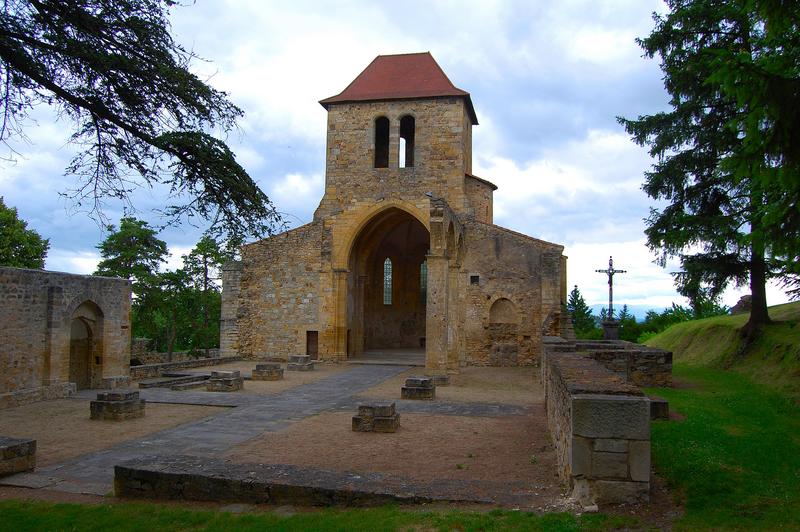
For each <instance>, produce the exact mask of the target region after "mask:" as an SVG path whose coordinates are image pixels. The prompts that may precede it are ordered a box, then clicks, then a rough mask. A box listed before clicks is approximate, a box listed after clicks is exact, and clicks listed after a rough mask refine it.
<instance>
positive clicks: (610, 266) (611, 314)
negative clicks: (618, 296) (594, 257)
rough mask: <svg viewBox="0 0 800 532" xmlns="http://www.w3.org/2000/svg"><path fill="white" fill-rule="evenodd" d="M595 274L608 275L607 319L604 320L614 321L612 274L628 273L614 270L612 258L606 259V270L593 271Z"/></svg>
mask: <svg viewBox="0 0 800 532" xmlns="http://www.w3.org/2000/svg"><path fill="white" fill-rule="evenodd" d="M595 271H596V272H597V273H604V274H606V275H608V317H607V318H606V319H609V320H613V319H614V274H615V273H628V272H626V271H625V270H615V269H614V258H613V257H608V269H607V270H595Z"/></svg>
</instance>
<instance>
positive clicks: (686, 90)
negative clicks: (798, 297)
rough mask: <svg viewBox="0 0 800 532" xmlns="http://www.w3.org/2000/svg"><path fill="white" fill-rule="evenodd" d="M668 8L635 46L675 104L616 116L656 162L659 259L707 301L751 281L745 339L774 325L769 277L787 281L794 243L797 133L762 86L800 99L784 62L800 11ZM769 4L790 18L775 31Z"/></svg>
mask: <svg viewBox="0 0 800 532" xmlns="http://www.w3.org/2000/svg"><path fill="white" fill-rule="evenodd" d="M667 4H668V6H669V8H670V12H669V13H668V14H667V15H666V16H663V17H661V16H655V21H656V26H655V29H654V30H653V32H652V33H651V34H650V36H648V37H647V38H644V39H641V40H639V41H638V42H639V44H640V45H641V46H642V48H643V49H644V50H645V54H646V55H647V56H649V57H651V58H652V57H654V56H656V55H659V56H660V57H661V69H662V71H663V72H664V84H665V87H666V89H667V91H668V92H669V94H670V106H671V107H672V109H671V110H670V111H667V112H661V113H656V114H654V115H650V116H640V117H639V118H638V119H636V120H628V119H624V118H620V122H621V123H622V124H623V125H624V126H625V128H626V130H627V131H628V132H629V133H631V134H632V135H633V138H634V140H635V141H636V142H637V143H639V144H641V145H647V146H649V147H650V153H651V155H653V156H654V157H656V158H657V162H656V163H655V164H654V166H653V168H652V170H651V171H650V172H648V173H647V174H646V177H645V183H644V185H643V189H644V190H645V191H646V192H647V194H648V195H649V196H651V197H652V198H654V199H656V200H660V201H666V202H667V205H666V207H664V208H662V209H660V210H659V209H653V210H652V211H651V215H650V217H649V219H648V220H647V222H648V228H647V230H646V234H647V238H648V245H649V246H650V248H651V249H653V250H654V251H656V252H658V253H659V254H660V258H661V260H662V261H665V260H666V258H667V257H669V256H678V257H679V258H680V260H681V264H682V266H683V268H682V269H683V271H682V272H681V273H679V274H677V275H676V282H677V285H678V290H679V292H681V293H682V294H683V295H686V296H688V297H689V298H690V299H692V300H699V299H702V298H703V297H706V298H711V299H712V300H713V299H714V298H715V297H716V296H718V295H719V293H720V292H721V291H722V290H724V288H725V287H726V286H728V285H729V284H730V283H735V284H737V285H743V284H746V283H747V282H748V281H749V284H750V290H751V293H752V296H753V299H752V301H753V306H752V311H751V315H750V320H749V322H748V324H747V326H746V327H745V332H746V333H747V334H748V336H749V335H751V333H753V332H755V330H757V329H758V328H759V327H760V326H761V325H762V324H764V323H766V322H768V321H769V316H768V314H767V301H766V290H765V285H766V281H767V279H768V278H769V277H771V276H783V277H784V278H786V276H787V275H789V274H790V273H791V271H790V268H789V267H788V266H789V265H790V264H791V261H788V260H786V258H787V256H788V254H791V253H793V252H796V250H797V242H796V238H795V239H794V240H793V236H792V235H794V236H796V235H797V234H798V232H797V229H798V226H797V222H798V220H800V217H799V216H797V208H798V207H797V202H796V195H794V191H796V190H798V185H797V183H796V180H793V179H790V178H789V175H791V174H792V172H794V174H793V175H794V177H795V178H796V177H797V174H796V167H795V168H794V169H792V168H793V167H792V166H791V164H790V157H789V155H790V154H791V153H793V150H794V152H796V150H797V148H796V146H790V144H791V143H790V142H788V143H787V142H786V139H787V138H792V135H796V134H797V130H798V129H797V125H796V123H792V124H787V123H786V121H785V116H781V113H780V111H779V110H778V109H779V107H780V106H778V105H772V104H770V103H769V102H768V101H767V100H769V98H771V97H772V96H774V95H770V94H768V91H767V93H765V92H764V86H765V84H767V80H770V83H772V86H776V87H777V86H781V87H783V86H784V85H786V87H784V92H786V93H787V94H789V93H792V91H794V92H793V98H794V99H795V100H794V101H797V98H798V95H800V90H799V87H800V85H798V79H800V76H799V75H798V64H797V61H793V60H790V61H788V62H787V61H786V58H787V56H789V57H794V58H795V59H796V58H797V57H798V53H799V52H800V48H798V47H797V43H798V39H797V34H796V29H797V24H796V21H797V16H796V15H797V9H798V8H797V7H796V4H782V5H780V6H777V7H774V6H772V4H774V2H756V1H748V0H732V1H726V2H720V1H715V0H694V1H688V0H668V1H667ZM766 4H770V5H769V6H767V7H766V8H765V7H764V6H765V5H766ZM776 5H777V4H776ZM785 6H788V7H785ZM775 9H778V10H779V11H782V12H785V13H787V14H791V16H792V20H794V22H793V23H792V22H789V23H787V24H783V25H782V26H780V29H779V30H776V31H777V33H776V31H773V32H772V33H770V31H768V30H769V28H770V26H769V24H767V21H768V20H769V18H768V17H769V16H773V15H774V13H775V11H774V10H775ZM775 27H777V26H774V25H773V26H772V28H773V29H774V28H775ZM745 72H747V73H749V75H745V74H744V73H745ZM787 87H788V88H787ZM792 87H794V88H792ZM770 101H771V102H773V103H774V98H772V100H770ZM770 105H772V106H771V107H770ZM791 112H792V113H794V114H795V115H796V114H797V110H796V109H794V110H792V111H791ZM792 131H794V133H792ZM776 176H781V179H778V178H777V177H776ZM770 206H773V207H770ZM788 214H793V215H794V216H793V217H789V216H788Z"/></svg>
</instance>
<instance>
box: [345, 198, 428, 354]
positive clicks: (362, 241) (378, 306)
mask: <svg viewBox="0 0 800 532" xmlns="http://www.w3.org/2000/svg"><path fill="white" fill-rule="evenodd" d="M429 248H430V233H429V232H428V230H427V229H426V227H425V226H424V225H423V224H422V223H421V222H420V221H419V220H417V219H416V218H415V217H414V216H412V215H411V214H409V213H408V212H406V211H404V210H402V209H398V208H390V209H386V210H385V211H382V212H381V213H379V214H377V215H376V216H375V217H374V218H373V219H372V220H371V221H370V223H369V224H367V225H366V226H365V227H364V228H363V229H362V231H361V233H360V234H359V236H358V237H357V239H356V241H355V243H354V245H353V247H352V249H351V252H350V258H349V265H348V266H349V267H348V269H349V274H348V282H347V295H348V297H347V328H348V341H347V343H348V345H347V352H348V356H353V355H356V356H357V355H362V354H364V353H365V352H366V353H376V352H382V353H391V354H397V355H402V354H403V353H408V354H412V353H413V354H417V355H421V356H424V352H425V321H426V303H427V293H426V290H427V283H426V274H427V267H426V266H427V265H426V257H427V254H428V250H429Z"/></svg>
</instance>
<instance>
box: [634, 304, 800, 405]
mask: <svg viewBox="0 0 800 532" xmlns="http://www.w3.org/2000/svg"><path fill="white" fill-rule="evenodd" d="M769 315H770V318H772V320H773V323H771V324H770V325H767V326H766V327H765V328H764V331H763V332H762V334H761V336H760V337H759V338H758V339H757V340H756V341H755V342H754V343H753V344H752V345H751V346H749V347H748V348H747V349H746V350H745V349H743V348H742V343H741V340H740V337H739V329H741V328H742V326H744V324H745V323H746V322H747V318H748V316H747V314H740V315H737V316H716V317H714V318H707V319H704V320H696V321H689V322H685V323H678V324H676V325H673V326H672V327H670V328H669V329H667V330H665V331H664V332H662V333H660V334H658V335H656V336H653V337H652V338H650V339H649V340H647V342H645V343H646V344H647V345H649V346H653V347H660V348H662V349H667V350H669V351H672V353H673V355H674V361H675V363H676V364H680V365H686V366H696V367H700V366H703V367H711V368H724V369H733V370H736V371H739V372H742V373H745V374H747V375H749V376H750V377H751V378H752V379H753V380H755V381H756V382H760V383H764V384H767V385H769V386H770V387H773V388H775V389H778V390H779V391H781V392H783V393H786V394H787V395H789V396H791V397H793V398H794V399H796V400H800V326H798V323H800V302H797V303H787V304H785V305H777V306H774V307H770V309H769Z"/></svg>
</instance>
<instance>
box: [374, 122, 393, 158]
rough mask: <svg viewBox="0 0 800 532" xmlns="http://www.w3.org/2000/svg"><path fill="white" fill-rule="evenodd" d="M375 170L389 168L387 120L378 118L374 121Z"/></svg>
mask: <svg viewBox="0 0 800 532" xmlns="http://www.w3.org/2000/svg"><path fill="white" fill-rule="evenodd" d="M373 125H374V127H375V153H374V160H373V163H374V166H375V168H389V119H388V118H386V117H385V116H379V117H377V118H376V119H375V122H374V124H373Z"/></svg>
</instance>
